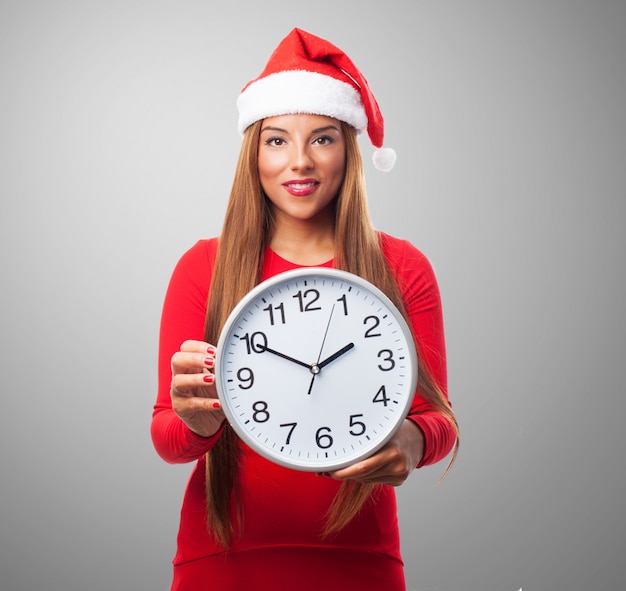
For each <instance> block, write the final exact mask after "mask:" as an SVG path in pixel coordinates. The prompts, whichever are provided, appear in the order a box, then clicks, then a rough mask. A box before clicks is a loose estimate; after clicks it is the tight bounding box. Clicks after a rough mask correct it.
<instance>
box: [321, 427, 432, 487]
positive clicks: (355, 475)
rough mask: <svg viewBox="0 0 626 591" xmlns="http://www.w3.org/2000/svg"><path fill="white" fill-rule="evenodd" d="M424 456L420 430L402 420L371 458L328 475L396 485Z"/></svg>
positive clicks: (403, 479)
mask: <svg viewBox="0 0 626 591" xmlns="http://www.w3.org/2000/svg"><path fill="white" fill-rule="evenodd" d="M423 453H424V435H423V434H422V431H421V429H420V428H419V427H418V426H417V425H416V424H415V423H414V422H413V421H410V420H409V419H405V420H404V422H403V423H402V424H401V425H400V428H399V429H398V430H397V431H396V433H395V435H394V436H393V437H392V438H391V439H390V440H389V441H388V442H387V443H386V444H385V445H384V446H383V447H382V448H381V449H379V450H378V451H377V452H376V453H375V454H374V455H373V456H371V457H369V458H367V459H365V460H361V461H360V462H357V463H356V464H353V465H352V466H348V467H347V468H342V469H341V470H335V471H334V472H331V473H329V476H330V477H331V478H335V479H336V480H356V481H358V482H363V483H367V484H388V485H390V486H400V485H401V484H402V483H403V482H404V481H405V480H406V479H407V478H408V477H409V475H410V474H411V472H413V470H414V469H415V467H416V466H417V465H418V464H419V462H420V460H421V459H422V455H423Z"/></svg>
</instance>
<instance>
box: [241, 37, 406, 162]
mask: <svg viewBox="0 0 626 591" xmlns="http://www.w3.org/2000/svg"><path fill="white" fill-rule="evenodd" d="M237 108H238V110H239V123H238V129H239V132H240V133H243V132H244V131H245V130H246V128H247V127H248V126H249V125H251V124H252V123H254V122H255V121H258V120H260V119H264V118H265V117H274V116H276V115H290V114H295V113H309V114H315V115H326V116H327V117H333V118H335V119H339V120H340V121H344V122H345V123H348V124H349V125H351V126H352V127H354V128H355V129H356V131H357V133H362V132H363V131H365V130H367V134H368V136H369V138H370V141H371V142H372V144H373V146H374V147H375V148H377V150H376V151H375V153H374V156H373V160H374V166H375V167H376V168H378V169H379V170H382V171H388V170H391V169H392V168H393V165H394V164H395V161H396V153H395V151H394V150H393V149H391V148H383V136H384V121H383V116H382V114H381V112H380V109H379V107H378V103H377V102H376V99H375V98H374V95H373V94H372V91H371V90H370V87H369V85H368V83H367V80H366V79H365V77H364V76H363V74H361V72H360V71H359V70H358V68H357V67H356V66H355V65H354V64H353V63H352V61H351V60H350V58H349V57H348V56H347V55H346V54H345V53H344V52H343V51H341V49H338V48H337V47H335V46H334V45H332V44H331V43H329V42H328V41H326V40H324V39H321V38H320V37H316V36H315V35H311V34H310V33H307V32H305V31H302V30H301V29H293V30H292V31H291V33H289V35H287V37H285V38H284V39H283V40H282V41H281V42H280V44H279V45H278V47H277V48H276V49H275V50H274V53H273V54H272V55H271V57H270V59H269V61H268V62H267V64H266V66H265V69H264V70H263V72H261V75H260V76H259V77H258V78H255V79H254V80H252V81H250V82H248V84H246V86H245V87H244V88H243V90H242V91H241V94H240V95H239V97H238V99H237Z"/></svg>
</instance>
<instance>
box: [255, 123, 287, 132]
mask: <svg viewBox="0 0 626 591" xmlns="http://www.w3.org/2000/svg"><path fill="white" fill-rule="evenodd" d="M264 131H280V132H281V133H287V130H286V129H282V128H280V127H270V126H269V125H268V126H267V127H264V128H263V129H261V133H263V132H264Z"/></svg>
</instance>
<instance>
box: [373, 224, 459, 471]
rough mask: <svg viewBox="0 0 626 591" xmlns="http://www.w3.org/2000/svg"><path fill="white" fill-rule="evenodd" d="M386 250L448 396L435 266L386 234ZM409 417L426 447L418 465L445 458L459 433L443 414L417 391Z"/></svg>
mask: <svg viewBox="0 0 626 591" xmlns="http://www.w3.org/2000/svg"><path fill="white" fill-rule="evenodd" d="M383 251H384V253H385V256H386V257H387V260H388V261H389V264H390V265H391V268H392V270H393V272H394V273H395V274H396V279H397V281H398V285H399V286H400V290H401V293H402V297H403V300H404V304H405V306H406V308H407V312H408V315H409V318H410V321H411V324H412V327H413V331H414V334H415V338H416V339H417V342H418V344H419V347H420V350H421V352H422V356H423V358H424V362H425V364H426V365H427V366H428V368H429V370H430V371H431V373H432V375H433V377H434V379H435V380H436V382H437V383H438V385H439V387H440V388H441V390H442V391H443V393H444V395H445V396H446V399H447V398H448V377H447V367H446V345H445V336H444V328H443V314H442V310H441V296H440V293H439V286H438V284H437V280H436V278H435V273H434V271H433V268H432V266H431V264H430V262H429V261H428V259H427V258H426V256H424V254H422V253H421V252H420V251H419V250H418V249H416V248H415V247H414V246H413V245H411V244H410V243H409V242H406V241H403V240H398V239H395V238H392V237H390V236H387V235H384V234H383ZM408 418H409V419H410V420H412V421H413V422H415V423H416V424H417V426H418V427H419V428H420V429H421V430H422V432H423V433H424V440H425V449H424V455H423V457H422V460H421V461H420V463H419V465H418V467H421V466H426V465H429V464H434V463H435V462H438V461H440V460H441V459H443V458H444V457H445V456H446V455H448V453H450V451H451V450H452V447H453V445H454V442H455V440H456V433H455V431H454V428H453V426H452V425H451V424H450V422H449V421H448V419H446V418H445V417H444V416H443V415H442V414H441V413H439V412H437V411H435V410H433V409H432V407H431V406H430V405H429V404H428V403H427V402H426V401H425V400H424V399H423V398H422V397H421V396H420V395H419V392H418V393H416V395H415V399H414V401H413V405H412V407H411V410H410V412H409V416H408Z"/></svg>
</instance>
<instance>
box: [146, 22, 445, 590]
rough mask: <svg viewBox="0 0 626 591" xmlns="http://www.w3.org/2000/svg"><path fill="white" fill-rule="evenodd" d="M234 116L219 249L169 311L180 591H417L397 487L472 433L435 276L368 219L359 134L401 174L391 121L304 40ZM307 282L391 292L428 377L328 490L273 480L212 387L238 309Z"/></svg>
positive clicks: (169, 417)
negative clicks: (270, 288)
mask: <svg viewBox="0 0 626 591" xmlns="http://www.w3.org/2000/svg"><path fill="white" fill-rule="evenodd" d="M238 108H239V114H240V120H239V129H240V131H241V132H242V133H243V143H242V148H241V153H240V157H239V162H238V165H237V170H236V174H235V179H234V183H233V187H232V190H231V196H230V200H229V204H228V208H227V212H226V216H225V220H224V226H223V230H222V233H221V235H220V237H219V239H210V240H201V241H199V242H198V243H197V244H195V245H194V246H193V247H192V248H191V249H190V250H189V251H188V252H187V253H185V255H184V256H183V257H182V258H181V260H180V261H179V263H178V265H177V267H176V269H175V270H174V273H173V276H172V279H171V282H170V285H169V288H168V291H167V295H166V298H165V303H164V308H163V317H162V323H161V339H160V353H159V392H158V396H157V401H156V404H155V408H154V415H153V421H152V437H153V441H154V445H155V448H156V449H157V451H158V453H159V454H160V455H161V456H162V457H163V458H164V459H165V460H166V461H168V462H171V463H180V462H191V461H195V462H197V464H196V467H195V469H194V471H193V474H192V475H191V478H190V480H189V483H188V487H187V490H186V493H185V499H184V503H183V508H182V513H181V524H180V530H179V535H178V548H177V552H176V556H175V559H174V581H173V584H172V589H175V590H185V591H190V590H191V591H196V590H197V591H209V590H212V589H242V590H248V589H256V590H265V589H267V590H270V589H271V590H272V591H277V590H281V589H289V590H293V589H298V590H300V591H307V590H309V589H319V588H321V587H322V586H323V587H324V588H325V589H327V590H333V589H342V590H345V589H360V590H362V589H365V590H367V589H371V590H377V591H378V590H380V589H385V590H388V591H395V590H398V591H399V590H403V589H405V582H404V574H403V565H402V558H401V555H400V549H399V531H398V524H397V515H396V501H395V492H394V488H393V487H395V486H398V485H400V484H402V483H403V482H404V481H405V480H406V478H407V477H408V476H409V474H410V473H411V472H412V471H413V469H415V468H416V467H418V468H419V467H421V466H424V465H428V464H433V463H435V462H437V461H440V460H441V459H443V458H444V457H445V456H446V455H448V453H449V452H450V451H451V450H452V449H453V447H454V448H455V453H456V445H458V442H457V435H458V429H457V424H456V420H455V417H454V414H453V413H452V411H451V409H450V405H449V403H448V400H447V394H446V362H445V345H444V334H443V325H442V316H441V305H440V298H439V292H438V287H437V283H436V280H435V277H434V275H433V271H432V268H431V266H430V264H429V263H428V261H427V260H426V258H425V257H424V255H423V254H421V253H420V252H419V251H418V250H417V249H415V248H414V247H413V246H412V245H411V244H409V243H408V242H405V241H401V240H398V239H395V238H392V237H391V236H388V235H386V234H383V233H381V232H377V231H376V230H374V229H373V227H372V225H371V222H370V219H369V214H368V210H367V203H366V195H365V183H364V177H363V167H362V161H361V156H360V152H359V147H358V143H357V134H358V133H359V132H362V131H364V130H365V129H367V133H368V136H369V138H370V140H371V142H372V144H373V145H374V146H375V147H377V148H379V150H377V152H376V154H375V157H376V158H377V159H376V160H375V162H377V166H378V167H379V168H382V169H385V168H389V167H390V165H393V162H390V160H389V158H388V157H389V152H388V151H385V150H381V149H380V148H381V147H382V141H383V119H382V116H381V114H380V111H379V109H378V105H377V103H376V101H375V99H374V97H373V95H372V94H371V92H370V90H369V86H368V85H367V81H366V80H365V78H363V76H362V74H361V73H360V72H359V71H358V69H357V68H356V67H355V66H354V64H353V63H352V62H351V61H350V60H349V58H348V57H347V56H346V55H345V54H343V52H341V50H339V49H338V48H336V47H335V46H333V45H331V44H330V43H328V42H327V41H325V40H323V39H320V38H318V37H315V36H313V35H310V34H308V33H305V32H304V31H301V30H299V29H294V30H293V31H292V32H291V33H290V34H289V35H288V36H287V37H286V38H285V39H284V40H283V41H282V42H281V44H280V45H279V46H278V48H277V49H276V50H275V52H274V53H273V54H272V56H271V58H270V60H269V62H268V64H267V66H266V68H265V70H264V71H263V72H262V74H261V75H260V76H259V77H258V78H257V79H255V80H253V81H252V82H251V83H249V84H248V85H247V86H246V87H245V88H244V90H243V91H242V93H241V95H240V97H239V100H238ZM301 266H326V267H336V268H341V269H345V270H347V271H351V272H353V273H356V274H358V275H361V276H362V277H364V278H366V279H368V280H369V281H371V282H372V283H374V284H376V285H377V286H378V287H380V288H381V289H382V290H383V291H384V292H385V293H386V294H387V295H388V296H389V297H390V298H391V299H392V301H394V303H396V305H397V306H398V307H399V308H400V309H402V310H404V311H405V315H406V317H407V319H408V321H409V324H410V326H411V327H412V330H413V333H414V338H415V341H416V344H417V347H418V355H419V360H420V378H419V382H418V388H417V393H416V396H415V400H414V403H413V405H412V407H411V411H410V413H409V416H408V417H407V419H406V420H405V421H404V422H403V424H402V425H401V427H400V429H399V430H398V432H397V433H396V435H395V436H394V437H393V438H392V439H391V441H390V442H389V443H388V444H386V445H385V446H384V447H383V448H382V449H381V450H380V451H378V452H377V453H375V454H374V455H373V456H372V457H370V458H368V459H366V460H364V461H361V462H358V463H356V464H355V465H352V466H349V467H347V468H343V469H340V470H336V471H335V472H333V473H330V474H323V475H321V474H318V475H316V474H311V473H308V472H297V471H293V470H289V469H287V468H284V467H281V466H278V465H275V464H273V463H271V462H270V461H268V460H265V459H263V458H262V457H260V456H258V455H257V454H255V453H254V452H253V451H252V450H250V449H249V448H248V447H247V446H246V445H245V444H243V443H242V442H241V441H240V440H238V438H237V436H236V435H235V434H234V432H233V431H232V429H231V428H230V427H229V426H228V425H227V424H226V421H225V420H224V414H223V412H222V410H221V408H220V404H219V400H218V399H217V393H216V389H215V384H214V380H215V378H214V375H213V371H212V370H213V366H214V360H215V352H216V350H215V343H217V341H218V338H219V334H220V330H221V327H222V325H223V323H224V322H225V320H226V318H227V316H228V314H229V313H230V311H231V310H232V308H233V307H234V306H235V305H236V303H237V302H238V301H239V300H240V299H241V298H242V297H243V296H244V295H245V294H246V293H247V292H248V291H249V290H250V289H252V287H254V286H255V285H256V284H258V283H259V282H260V281H262V280H264V279H267V278H269V277H271V276H273V275H276V274H278V273H280V272H283V271H287V270H290V269H294V268H297V267H301ZM181 343H182V345H181ZM455 442H457V443H456V444H455ZM453 457H454V456H453Z"/></svg>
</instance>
